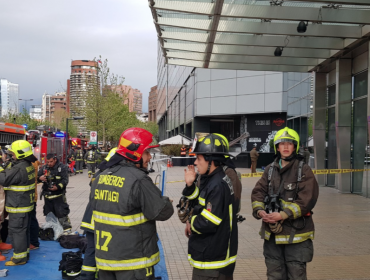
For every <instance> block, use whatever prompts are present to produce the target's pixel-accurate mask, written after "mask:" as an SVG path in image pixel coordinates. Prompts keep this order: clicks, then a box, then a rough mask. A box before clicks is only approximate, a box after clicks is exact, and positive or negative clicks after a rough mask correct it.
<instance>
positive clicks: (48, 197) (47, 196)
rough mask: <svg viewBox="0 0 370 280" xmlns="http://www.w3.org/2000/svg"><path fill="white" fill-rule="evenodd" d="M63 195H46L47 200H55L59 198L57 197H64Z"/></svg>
mask: <svg viewBox="0 0 370 280" xmlns="http://www.w3.org/2000/svg"><path fill="white" fill-rule="evenodd" d="M62 195H63V194H62V193H61V194H57V195H45V198H47V199H54V198H57V197H60V196H62Z"/></svg>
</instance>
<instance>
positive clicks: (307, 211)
mask: <svg viewBox="0 0 370 280" xmlns="http://www.w3.org/2000/svg"><path fill="white" fill-rule="evenodd" d="M274 147H275V154H276V159H275V161H274V162H273V163H271V164H270V165H269V166H267V167H266V169H265V172H264V173H263V175H262V177H261V179H260V180H259V181H258V182H257V184H256V186H255V187H254V189H253V191H252V196H251V199H252V208H253V216H254V217H255V218H256V219H262V228H261V231H260V234H261V237H262V238H263V239H264V245H263V254H264V257H265V263H266V267H267V279H268V280H281V279H284V280H285V279H294V280H306V279H307V275H306V263H307V262H310V261H311V260H312V258H313V244H312V240H313V239H314V233H315V227H314V223H313V220H312V214H313V213H312V209H313V208H314V206H315V204H316V202H317V199H318V195H319V187H318V184H317V181H316V179H315V176H314V174H313V172H312V170H311V168H310V167H309V166H308V165H307V164H305V163H304V161H303V158H301V156H300V155H299V154H298V151H299V135H298V134H297V132H296V131H294V130H293V129H290V128H288V127H286V128H284V129H281V130H279V131H278V132H277V133H276V135H275V138H274Z"/></svg>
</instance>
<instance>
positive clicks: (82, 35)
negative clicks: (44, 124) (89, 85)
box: [0, 0, 157, 111]
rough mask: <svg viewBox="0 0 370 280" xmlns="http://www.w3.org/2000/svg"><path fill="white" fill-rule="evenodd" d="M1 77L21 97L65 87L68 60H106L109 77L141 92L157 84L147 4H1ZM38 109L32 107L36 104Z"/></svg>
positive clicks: (117, 0) (107, 0)
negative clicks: (120, 78)
mask: <svg viewBox="0 0 370 280" xmlns="http://www.w3.org/2000/svg"><path fill="white" fill-rule="evenodd" d="M0 26H1V40H0V50H1V51H0V61H1V64H0V77H2V78H7V79H8V80H10V81H11V82H13V83H18V84H19V86H20V96H21V98H34V99H35V100H36V101H38V100H40V101H39V102H41V99H40V98H41V96H42V94H43V93H44V92H47V93H51V94H52V93H54V92H56V91H60V90H63V88H66V80H67V79H68V78H69V75H70V64H71V60H72V59H73V60H78V59H93V58H94V57H97V56H99V55H102V57H103V58H107V59H108V61H109V66H110V68H111V72H113V73H115V74H118V75H121V76H124V77H125V78H126V81H125V84H128V85H131V86H132V87H134V88H138V89H139V90H140V91H141V92H142V93H143V110H144V111H147V104H148V93H149V91H150V87H152V86H154V85H156V83H157V80H156V78H157V73H156V68H157V36H156V31H155V27H154V24H153V19H152V16H151V12H150V9H149V7H148V4H147V1H142V0H139V1H137V0H136V1H122V0H104V1H98V0H79V1H72V0H63V1H47V0H32V1H21V0H12V1H3V3H2V4H1V9H0ZM34 104H36V103H34Z"/></svg>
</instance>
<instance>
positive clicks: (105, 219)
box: [93, 211, 148, 227]
mask: <svg viewBox="0 0 370 280" xmlns="http://www.w3.org/2000/svg"><path fill="white" fill-rule="evenodd" d="M93 217H94V221H95V222H98V223H102V224H107V225H116V226H124V227H129V226H136V225H140V224H143V223H145V222H147V221H148V219H147V218H145V216H144V214H143V213H138V214H135V215H127V216H121V215H116V214H107V213H103V212H98V211H94V212H93Z"/></svg>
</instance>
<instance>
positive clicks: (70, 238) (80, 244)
mask: <svg viewBox="0 0 370 280" xmlns="http://www.w3.org/2000/svg"><path fill="white" fill-rule="evenodd" d="M58 241H59V243H60V246H62V247H63V248H66V249H73V248H78V249H80V250H81V252H82V253H83V254H84V253H85V250H86V247H87V239H86V237H85V236H80V235H77V234H70V235H62V236H61V237H59V239H58Z"/></svg>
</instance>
